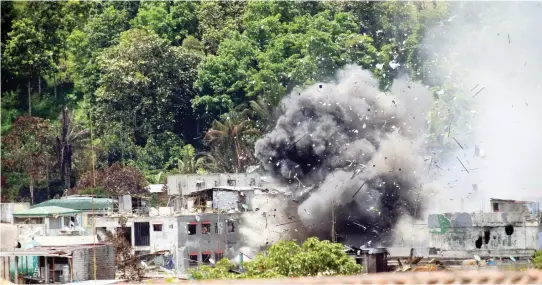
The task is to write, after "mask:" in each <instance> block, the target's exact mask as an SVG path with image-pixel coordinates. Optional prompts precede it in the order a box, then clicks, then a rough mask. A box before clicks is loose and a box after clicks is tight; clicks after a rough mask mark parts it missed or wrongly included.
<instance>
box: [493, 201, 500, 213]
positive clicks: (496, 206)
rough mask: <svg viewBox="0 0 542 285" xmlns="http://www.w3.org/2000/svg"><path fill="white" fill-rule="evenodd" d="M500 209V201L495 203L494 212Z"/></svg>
mask: <svg viewBox="0 0 542 285" xmlns="http://www.w3.org/2000/svg"><path fill="white" fill-rule="evenodd" d="M498 211H499V203H493V212H498Z"/></svg>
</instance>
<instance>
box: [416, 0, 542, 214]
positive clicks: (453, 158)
mask: <svg viewBox="0 0 542 285" xmlns="http://www.w3.org/2000/svg"><path fill="white" fill-rule="evenodd" d="M541 13H542V5H541V4H540V2H515V1H514V2H512V1H502V2H486V1H481V2H463V1H462V2H453V3H451V15H450V18H449V19H447V20H446V21H443V22H442V23H441V24H440V25H439V26H438V27H434V28H433V29H432V30H430V32H429V37H427V38H426V40H425V42H424V46H425V47H426V51H427V54H428V55H430V58H429V59H431V60H433V61H434V62H435V69H434V70H432V78H433V79H434V80H435V82H439V83H451V84H462V85H463V86H464V92H463V93H464V98H465V99H466V101H467V103H468V108H467V110H464V111H466V112H467V113H470V114H474V115H475V116H474V118H473V119H472V120H471V121H470V122H469V124H470V125H471V127H470V128H469V127H468V126H466V125H463V126H460V127H459V128H458V129H457V130H454V131H453V132H452V135H453V136H456V137H457V139H458V141H459V143H460V144H461V147H462V148H461V147H460V146H459V145H457V146H456V147H455V150H454V151H451V152H448V153H446V156H445V157H444V159H441V160H443V161H440V162H438V163H439V166H440V169H439V168H437V167H433V168H432V171H433V174H434V175H435V176H436V177H438V181H439V182H440V183H439V184H440V185H441V186H442V187H441V191H440V192H437V193H436V195H435V196H434V197H435V198H436V199H434V200H433V201H432V202H431V203H429V206H430V209H431V211H432V212H442V211H460V210H463V211H480V210H484V211H489V210H490V208H489V198H504V199H533V198H535V199H537V200H540V197H541V196H542V195H541V194H542V190H541V189H542V188H541V187H542V176H541V175H540V169H542V148H540V145H542V132H540V131H539V130H538V126H539V122H540V121H542V112H540V110H541V108H542V94H541V92H542V89H541V87H540V77H541V75H542V49H541V48H540V47H541V45H542V34H541V33H540V32H539V31H538V27H540V26H541V25H542V17H541V16H540V15H541ZM446 95H447V94H442V96H443V97H445V96H446ZM477 149H478V150H477ZM477 151H478V152H479V153H480V154H483V156H484V157H480V156H477V155H475V153H476V152H477ZM457 158H459V159H460V160H461V161H462V162H463V163H464V165H465V167H466V168H467V169H469V173H467V171H465V170H464V168H463V166H462V165H461V164H460V162H459V161H458V159H457ZM473 185H475V186H473Z"/></svg>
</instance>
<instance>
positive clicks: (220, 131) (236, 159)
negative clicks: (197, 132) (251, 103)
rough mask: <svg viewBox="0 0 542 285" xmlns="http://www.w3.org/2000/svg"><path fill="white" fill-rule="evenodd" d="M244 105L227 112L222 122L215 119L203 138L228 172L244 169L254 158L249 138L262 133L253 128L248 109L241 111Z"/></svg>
mask: <svg viewBox="0 0 542 285" xmlns="http://www.w3.org/2000/svg"><path fill="white" fill-rule="evenodd" d="M243 107H244V106H240V107H238V108H236V110H234V111H232V112H230V113H228V114H226V116H225V118H224V119H223V121H222V122H220V121H216V120H215V121H214V122H213V124H212V128H211V130H209V131H207V133H206V134H205V137H204V138H203V139H204V141H205V142H206V143H207V145H208V146H209V147H210V148H211V155H212V159H213V160H214V161H216V163H217V164H218V165H220V167H221V168H223V169H224V170H226V171H227V172H239V171H243V170H244V168H245V167H246V166H248V164H250V163H251V162H252V161H253V160H254V155H253V154H252V151H251V150H250V149H249V145H250V144H249V143H248V141H247V139H248V138H249V137H250V136H255V135H260V134H261V132H260V131H259V130H256V129H254V128H252V122H253V121H251V120H250V118H249V116H248V114H247V113H248V112H247V110H246V109H245V111H239V109H241V108H243ZM232 166H233V167H232Z"/></svg>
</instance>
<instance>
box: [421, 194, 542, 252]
mask: <svg viewBox="0 0 542 285" xmlns="http://www.w3.org/2000/svg"><path fill="white" fill-rule="evenodd" d="M491 205H492V209H493V212H490V213H444V214H432V215H429V218H428V228H429V234H430V247H433V248H436V249H439V250H440V251H441V253H442V255H448V256H456V257H463V256H464V257H471V256H472V255H473V254H476V255H479V256H492V257H510V256H515V257H517V258H522V257H530V256H532V254H533V253H534V251H535V250H537V249H538V248H539V241H538V236H539V232H540V230H539V227H540V215H539V211H538V203H531V202H524V201H513V200H499V199H491Z"/></svg>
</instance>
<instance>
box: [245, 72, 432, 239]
mask: <svg viewBox="0 0 542 285" xmlns="http://www.w3.org/2000/svg"><path fill="white" fill-rule="evenodd" d="M336 77H337V80H336V82H334V83H327V84H325V83H322V84H316V85H314V86H311V87H309V88H307V89H306V90H304V91H301V92H299V91H295V92H293V93H292V94H290V95H289V96H287V97H286V98H285V99H284V100H283V109H284V110H283V113H282V115H281V116H280V117H279V119H278V121H277V124H276V126H275V128H274V129H273V130H272V131H271V132H270V133H268V134H267V135H266V136H265V137H263V138H262V139H260V140H259V141H258V142H257V143H256V156H257V157H258V158H259V159H260V161H261V162H262V164H263V166H264V168H265V170H267V171H269V172H271V173H272V174H274V176H275V177H277V178H279V179H280V180H281V181H282V182H283V183H285V184H290V185H293V186H296V187H291V188H293V189H294V190H293V191H294V193H293V194H294V195H297V196H302V197H303V198H302V199H300V201H299V204H298V206H297V213H298V218H299V219H300V221H301V222H302V224H303V226H304V228H305V229H307V231H308V232H307V234H308V235H316V236H318V237H320V238H326V239H328V238H329V237H330V235H331V221H332V209H331V205H332V203H333V204H334V205H335V206H334V211H333V212H334V215H335V229H336V233H337V236H338V238H339V240H342V241H343V242H349V243H353V244H361V243H364V242H367V241H369V240H373V241H375V237H378V238H377V239H378V240H379V241H380V244H383V245H385V244H386V241H387V240H390V238H391V237H392V233H393V230H394V228H395V227H396V226H397V222H398V221H399V219H400V218H401V217H402V216H404V215H407V216H411V217H414V218H419V217H420V215H421V213H423V203H421V202H420V200H421V199H423V193H422V194H420V190H421V189H420V188H421V177H420V174H421V173H420V172H421V167H422V164H423V163H422V159H421V155H420V151H421V150H423V146H424V141H423V139H424V134H425V117H426V114H425V112H426V110H427V109H428V107H429V105H430V103H431V100H430V99H431V96H430V95H429V92H428V91H427V90H426V89H425V88H424V87H422V86H419V85H417V84H414V83H412V82H408V81H407V80H404V79H400V80H396V81H395V83H394V85H393V86H392V88H391V90H392V92H390V93H383V92H380V91H379V90H378V82H377V81H376V80H375V79H374V78H373V77H372V76H371V74H370V72H368V71H365V70H362V69H361V68H360V67H357V66H348V67H346V68H345V69H343V70H342V71H340V72H338V73H337V76H336ZM362 185H363V187H362ZM373 245H375V243H373Z"/></svg>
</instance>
